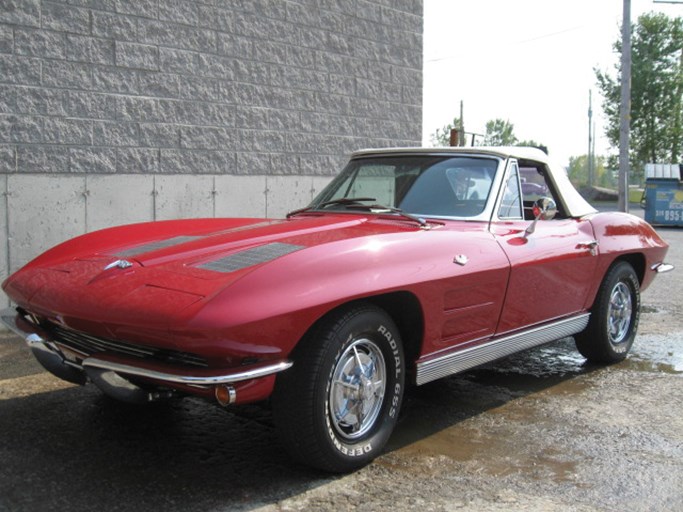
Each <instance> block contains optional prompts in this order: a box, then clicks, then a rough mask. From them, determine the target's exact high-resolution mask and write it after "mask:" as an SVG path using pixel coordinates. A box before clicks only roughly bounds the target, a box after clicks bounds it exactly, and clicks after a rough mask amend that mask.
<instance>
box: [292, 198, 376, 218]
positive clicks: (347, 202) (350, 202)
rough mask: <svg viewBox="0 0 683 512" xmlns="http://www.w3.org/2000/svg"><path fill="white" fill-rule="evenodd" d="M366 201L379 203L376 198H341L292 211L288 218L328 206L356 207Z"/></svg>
mask: <svg viewBox="0 0 683 512" xmlns="http://www.w3.org/2000/svg"><path fill="white" fill-rule="evenodd" d="M365 201H377V199H376V198H374V197H340V198H339V199H332V200H330V201H324V202H322V203H320V204H316V205H311V206H307V207H305V208H299V209H298V210H292V211H291V212H289V213H288V214H287V218H288V219H289V218H290V217H292V216H294V215H298V214H300V213H306V212H310V211H313V210H321V209H323V208H325V207H326V206H332V205H335V204H339V205H343V206H350V205H354V203H361V202H365ZM355 206H362V205H360V204H358V205H355Z"/></svg>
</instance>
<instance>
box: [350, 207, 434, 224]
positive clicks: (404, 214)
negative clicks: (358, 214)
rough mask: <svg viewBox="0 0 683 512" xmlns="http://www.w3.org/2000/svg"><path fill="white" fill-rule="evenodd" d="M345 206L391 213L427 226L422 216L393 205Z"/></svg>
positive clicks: (372, 211) (352, 208)
mask: <svg viewBox="0 0 683 512" xmlns="http://www.w3.org/2000/svg"><path fill="white" fill-rule="evenodd" d="M346 208H347V209H349V210H370V212H371V213H392V214H395V215H397V216H399V217H402V218H404V219H408V220H412V221H413V222H417V223H418V224H419V225H420V226H421V227H423V228H424V227H427V226H428V224H427V221H426V220H424V219H423V218H422V217H418V216H417V215H413V214H412V213H407V212H404V211H403V210H401V209H400V208H394V207H393V206H384V205H381V204H370V205H365V204H353V205H349V206H347V207H346Z"/></svg>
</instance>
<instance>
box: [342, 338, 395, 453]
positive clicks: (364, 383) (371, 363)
mask: <svg viewBox="0 0 683 512" xmlns="http://www.w3.org/2000/svg"><path fill="white" fill-rule="evenodd" d="M385 390H386V364H385V362H384V356H383V355H382V351H381V350H380V349H379V347H378V346H377V345H376V344H375V343H373V342H372V341H370V340H368V339H359V340H356V341H354V342H353V343H352V344H351V345H350V346H349V347H348V348H347V349H346V350H344V353H343V354H342V355H341V357H340V358H339V361H337V365H336V366H335V368H334V370H333V372H332V382H331V386H330V391H329V408H330V411H329V413H330V417H331V419H332V424H333V425H334V428H335V430H336V431H337V432H338V433H339V435H341V436H342V437H344V438H346V439H349V440H352V439H357V438H359V437H361V436H363V435H364V434H366V433H367V432H368V431H369V430H370V429H371V428H372V426H373V425H374V424H375V420H377V417H378V416H379V413H380V410H381V408H382V402H383V399H384V393H385Z"/></svg>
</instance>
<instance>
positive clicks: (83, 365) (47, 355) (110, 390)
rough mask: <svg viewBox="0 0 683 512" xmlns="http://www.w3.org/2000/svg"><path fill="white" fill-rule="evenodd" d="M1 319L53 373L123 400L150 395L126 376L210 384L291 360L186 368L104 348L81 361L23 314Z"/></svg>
mask: <svg viewBox="0 0 683 512" xmlns="http://www.w3.org/2000/svg"><path fill="white" fill-rule="evenodd" d="M0 321H1V322H2V323H3V324H5V325H6V326H7V327H8V328H9V329H10V330H12V331H14V332H15V333H16V334H18V335H19V336H21V337H22V338H24V340H25V341H26V343H27V345H28V346H29V348H30V349H31V352H32V353H33V355H34V356H35V358H36V359H37V360H38V362H40V364H41V365H43V367H44V368H45V369H46V370H48V371H49V372H50V373H52V374H53V375H55V376H57V377H59V378H60V379H63V380H66V381H68V382H73V383H75V384H81V385H82V384H85V383H86V382H87V381H88V379H90V380H91V381H92V382H94V383H95V384H96V385H97V386H98V387H100V388H101V389H102V390H103V391H104V392H105V393H107V394H110V395H114V398H118V399H121V400H126V401H135V402H139V401H141V400H144V401H148V400H151V399H153V397H152V396H147V397H145V398H142V395H140V388H138V387H137V386H136V385H135V384H132V383H131V382H130V381H128V380H127V379H126V377H136V378H138V379H146V380H149V381H152V382H154V383H159V384H161V385H164V384H165V385H167V386H168V387H170V388H174V386H178V385H179V386H189V387H197V388H212V387H217V386H229V385H231V384H237V383H240V382H245V381H253V380H255V379H259V378H262V377H267V376H270V375H274V374H276V373H279V372H281V371H284V370H286V369H288V368H290V367H291V366H292V364H293V363H292V362H290V361H275V362H267V363H263V364H257V365H252V366H248V367H242V368H239V369H235V368H225V369H208V368H207V369H204V368H197V369H192V370H188V369H185V368H178V367H172V366H169V365H165V364H163V363H157V362H148V361H145V360H143V359H141V360H139V361H138V360H134V359H133V358H130V357H128V358H122V357H120V356H117V355H111V354H107V353H106V352H105V353H98V354H97V355H91V356H87V357H85V358H84V359H83V360H82V361H74V360H72V359H70V358H68V357H66V355H65V354H64V352H63V350H62V349H61V348H60V346H59V344H58V343H57V342H56V341H55V340H53V339H52V338H51V336H50V335H49V333H47V332H46V331H44V330H43V329H41V328H39V327H37V326H35V325H34V324H32V323H31V322H29V321H28V320H26V319H25V318H23V317H22V316H21V315H20V314H19V313H17V311H16V310H15V309H14V308H7V309H4V310H2V311H0ZM113 374H115V375H113ZM132 388H136V389H135V393H130V398H128V395H129V392H131V391H132V390H133V389H132ZM145 393H146V392H145ZM230 396H231V397H233V396H235V398H234V399H232V398H231V400H230V403H232V402H234V401H235V400H236V393H235V392H234V389H230Z"/></svg>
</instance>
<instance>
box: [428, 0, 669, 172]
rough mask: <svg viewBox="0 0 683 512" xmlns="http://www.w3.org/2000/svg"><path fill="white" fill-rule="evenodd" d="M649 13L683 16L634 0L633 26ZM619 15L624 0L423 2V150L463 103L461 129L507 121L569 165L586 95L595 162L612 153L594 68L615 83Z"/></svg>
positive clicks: (581, 129) (577, 147)
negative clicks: (590, 110)
mask: <svg viewBox="0 0 683 512" xmlns="http://www.w3.org/2000/svg"><path fill="white" fill-rule="evenodd" d="M650 11H659V12H664V13H665V14H667V15H669V16H671V17H675V16H683V4H678V5H670V4H662V3H655V2H653V0H631V20H632V22H635V21H636V20H637V18H638V16H639V15H641V14H643V13H646V12H650ZM622 12H623V0H565V1H560V0H424V89H423V107H424V108H423V123H422V130H423V135H422V139H423V144H424V145H431V143H430V135H431V134H433V133H434V132H435V131H436V129H437V128H442V127H443V126H445V125H446V124H448V123H450V122H452V120H453V118H454V117H458V116H459V115H460V101H461V100H462V102H463V106H464V115H463V118H464V120H465V131H467V132H476V133H484V132H485V126H486V121H488V120H491V119H496V118H502V119H505V120H509V121H510V122H511V123H512V124H513V125H514V133H515V135H516V136H517V138H518V139H520V140H529V139H531V140H535V141H537V142H539V143H542V144H545V145H546V146H548V149H549V153H550V155H551V156H552V157H553V158H555V159H558V160H559V161H560V162H561V163H563V164H565V165H567V164H568V162H569V157H570V156H579V155H584V154H586V153H587V151H588V98H589V90H591V89H592V91H593V93H592V95H593V121H594V122H595V132H596V141H595V147H596V154H598V155H600V154H605V155H607V154H610V153H615V154H616V153H618V150H617V149H616V148H612V149H610V147H609V143H608V141H607V140H606V138H605V137H604V135H603V134H604V127H605V120H604V117H603V116H602V107H601V104H602V97H601V96H600V92H599V90H598V88H597V85H596V80H595V72H594V68H596V67H597V68H599V69H602V70H608V71H610V72H611V73H612V74H613V76H616V71H615V70H614V65H615V64H617V62H618V59H619V54H618V53H615V52H614V50H613V43H614V42H615V41H616V40H617V39H620V38H621V32H620V24H621V19H622Z"/></svg>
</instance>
